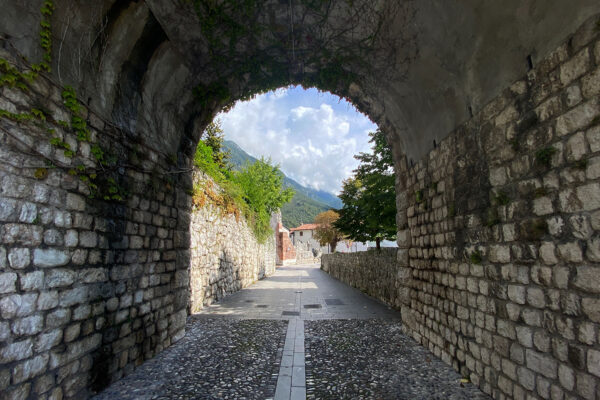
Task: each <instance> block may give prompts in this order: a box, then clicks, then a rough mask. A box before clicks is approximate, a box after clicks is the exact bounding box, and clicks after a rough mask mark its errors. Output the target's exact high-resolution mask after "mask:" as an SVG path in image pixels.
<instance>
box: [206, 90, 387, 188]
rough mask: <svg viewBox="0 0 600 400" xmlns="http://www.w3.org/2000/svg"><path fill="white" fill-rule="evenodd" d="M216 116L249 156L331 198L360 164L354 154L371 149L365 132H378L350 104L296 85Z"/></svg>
mask: <svg viewBox="0 0 600 400" xmlns="http://www.w3.org/2000/svg"><path fill="white" fill-rule="evenodd" d="M217 118H219V119H220V120H221V123H222V127H223V131H224V133H225V138H226V139H228V140H233V141H234V142H236V143H237V144H238V145H239V146H240V147H241V148H242V149H244V150H245V151H246V152H247V153H249V154H250V155H252V156H254V157H256V158H259V157H261V156H264V157H267V158H268V157H270V158H271V160H272V161H273V162H274V163H275V164H279V166H280V168H281V170H282V171H283V172H284V173H285V174H286V175H287V176H288V177H290V178H292V179H294V180H295V181H297V182H299V183H300V184H302V185H304V186H307V187H312V188H314V189H317V190H324V191H326V192H330V193H333V194H338V193H339V191H340V190H341V187H342V181H343V180H344V179H346V178H348V177H350V176H351V175H352V170H353V169H355V168H356V167H357V166H358V161H357V160H355V159H354V157H353V156H354V155H355V154H358V153H359V152H369V151H370V148H371V147H370V144H369V136H368V133H369V132H373V131H375V130H376V129H377V126H376V125H375V124H374V123H372V122H371V121H370V120H369V119H368V118H367V117H366V116H365V115H363V114H361V113H359V112H358V111H357V110H356V109H355V108H354V106H352V105H351V104H350V103H348V102H346V101H344V100H342V99H340V98H339V97H337V96H335V95H332V94H330V93H323V92H319V91H318V90H316V89H308V90H304V89H303V88H302V87H299V86H298V87H290V88H286V89H278V90H277V91H275V92H269V93H266V94H263V95H259V96H256V97H255V98H254V99H253V100H250V101H246V102H238V103H237V104H236V105H235V106H234V107H233V108H232V109H231V110H230V111H229V112H227V113H221V114H220V115H218V116H217Z"/></svg>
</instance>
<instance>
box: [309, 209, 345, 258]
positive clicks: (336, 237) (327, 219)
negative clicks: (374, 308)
mask: <svg viewBox="0 0 600 400" xmlns="http://www.w3.org/2000/svg"><path fill="white" fill-rule="evenodd" d="M339 216H340V215H339V214H338V213H337V212H335V211H334V210H328V211H324V212H322V213H320V214H319V215H317V216H316V217H315V224H317V228H316V229H315V239H317V240H318V241H319V244H320V245H321V246H324V245H326V244H328V245H329V246H330V248H331V252H332V253H335V248H336V247H337V244H338V242H339V241H340V240H342V239H343V238H344V236H343V234H342V233H341V232H340V231H339V230H338V229H337V228H336V227H335V225H334V224H335V222H336V221H337V220H338V218H339Z"/></svg>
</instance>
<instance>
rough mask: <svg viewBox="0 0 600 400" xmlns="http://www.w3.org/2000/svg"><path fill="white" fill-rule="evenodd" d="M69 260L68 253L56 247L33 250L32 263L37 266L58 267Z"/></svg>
mask: <svg viewBox="0 0 600 400" xmlns="http://www.w3.org/2000/svg"><path fill="white" fill-rule="evenodd" d="M70 260H71V257H70V256H69V253H68V252H67V251H64V250H57V249H35V250H34V251H33V264H34V265H36V266H38V267H43V268H46V267H60V266H63V265H66V264H68V263H69V261H70Z"/></svg>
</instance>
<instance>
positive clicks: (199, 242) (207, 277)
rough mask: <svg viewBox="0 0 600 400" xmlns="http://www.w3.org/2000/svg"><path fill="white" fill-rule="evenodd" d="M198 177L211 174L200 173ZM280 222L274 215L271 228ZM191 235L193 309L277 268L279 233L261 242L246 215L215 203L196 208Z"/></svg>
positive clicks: (203, 177) (191, 295)
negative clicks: (248, 222)
mask: <svg viewBox="0 0 600 400" xmlns="http://www.w3.org/2000/svg"><path fill="white" fill-rule="evenodd" d="M196 180H204V181H206V180H209V178H207V177H206V176H202V175H201V174H199V175H198V176H197V177H196ZM276 224H277V218H276V216H274V218H273V219H272V221H271V228H275V227H276ZM190 235H191V266H190V310H191V312H192V313H194V312H197V311H199V310H201V309H202V308H203V307H204V306H205V305H210V304H211V303H212V302H213V301H216V300H219V299H221V298H222V297H224V296H226V295H227V294H231V293H233V292H236V291H238V290H240V289H242V288H244V287H246V286H249V285H251V284H252V283H254V282H256V281H257V280H258V279H262V278H264V277H265V276H269V275H271V274H273V273H274V272H275V251H276V249H275V234H273V235H272V236H271V237H269V239H267V241H266V242H265V243H264V244H261V243H258V242H257V241H256V239H255V237H254V234H253V233H252V230H251V228H250V227H249V226H248V224H247V223H246V221H245V220H244V219H243V218H239V219H236V217H235V215H233V214H224V213H223V211H222V210H221V209H220V208H218V207H216V206H214V205H211V204H207V205H205V206H203V207H199V208H194V210H193V211H192V216H191V224H190Z"/></svg>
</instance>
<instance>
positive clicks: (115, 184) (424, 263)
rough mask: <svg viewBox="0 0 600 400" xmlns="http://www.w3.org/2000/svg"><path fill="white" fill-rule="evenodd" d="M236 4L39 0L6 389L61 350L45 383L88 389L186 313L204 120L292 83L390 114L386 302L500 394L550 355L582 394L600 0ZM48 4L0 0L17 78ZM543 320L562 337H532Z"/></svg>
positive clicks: (545, 373)
mask: <svg viewBox="0 0 600 400" xmlns="http://www.w3.org/2000/svg"><path fill="white" fill-rule="evenodd" d="M235 3H238V2H231V1H221V2H204V1H197V2H194V3H193V4H196V6H197V7H199V10H200V13H199V14H198V13H197V12H196V10H195V9H194V6H193V5H192V3H190V2H180V1H176V0H148V1H147V2H140V1H135V0H131V1H128V2H115V1H106V2H102V3H99V4H95V5H92V6H90V5H83V4H82V5H79V4H75V5H74V4H72V2H66V1H62V0H60V1H58V0H57V1H55V2H54V3H52V2H50V5H52V4H53V5H54V6H55V12H54V14H53V16H52V17H51V19H50V20H51V22H52V24H51V33H52V38H53V42H52V58H51V65H49V67H51V72H50V73H46V74H43V76H41V77H40V78H39V79H37V80H36V81H35V83H29V82H25V84H26V85H27V87H28V88H29V89H28V90H26V91H23V90H21V89H22V88H19V87H18V86H17V87H14V86H11V85H10V84H8V85H4V86H3V92H2V100H1V102H0V108H2V109H3V110H4V111H6V112H8V114H6V113H4V117H5V118H3V119H2V131H0V135H1V136H0V140H1V143H2V153H1V155H2V169H1V170H0V179H1V182H2V187H1V189H0V196H1V199H0V201H1V202H2V203H1V205H2V208H1V209H0V210H1V211H2V213H1V214H0V215H1V221H2V227H1V228H0V229H1V231H0V235H1V237H0V239H1V247H0V268H2V286H0V287H1V289H2V291H1V295H0V296H1V299H0V304H1V309H2V310H1V311H2V317H3V318H4V319H5V320H6V323H5V324H4V325H2V329H3V330H2V332H3V333H2V340H3V343H2V348H1V350H0V354H1V355H2V360H1V361H2V363H3V367H2V371H3V373H4V374H6V373H7V372H6V371H9V372H10V374H12V382H13V383H12V384H10V387H8V386H7V385H8V384H6V385H5V386H6V387H3V388H2V390H7V391H11V393H20V392H23V393H27V394H29V393H34V392H32V390H38V389H35V388H32V385H31V384H32V383H33V382H34V380H36V379H40V380H41V379H42V378H41V376H42V375H43V374H45V373H46V372H48V373H49V376H51V375H52V374H53V373H55V372H56V371H58V370H59V369H63V370H64V371H66V370H67V369H68V368H71V369H72V370H73V371H74V372H70V373H67V374H66V375H65V376H63V375H61V377H60V379H58V378H56V377H54V378H53V377H47V378H44V379H47V380H48V383H47V384H46V385H44V386H42V387H43V388H44V390H45V391H43V392H41V393H50V392H51V391H52V392H53V393H55V394H56V395H58V393H63V394H64V395H65V396H66V397H67V398H70V397H77V396H81V395H86V394H87V393H89V392H88V391H89V389H90V388H91V389H92V390H96V389H98V388H101V387H102V386H104V385H105V384H106V383H108V382H109V381H110V380H112V379H118V378H119V377H120V376H122V375H123V374H124V373H128V372H129V371H131V370H132V369H133V368H134V367H135V365H137V364H138V363H139V362H141V361H142V360H143V359H144V358H148V357H151V356H152V355H153V354H155V353H156V352H158V351H161V350H162V349H164V348H165V347H167V346H169V345H170V344H171V343H172V342H173V341H176V340H178V339H179V338H180V337H181V336H182V335H183V334H184V332H183V324H184V321H185V316H186V311H185V308H186V305H187V296H188V294H187V281H188V279H189V277H188V276H187V265H189V234H188V233H187V227H188V225H189V209H190V199H189V196H188V195H187V194H186V188H189V187H190V182H191V174H190V173H189V172H187V173H186V168H188V167H189V165H190V160H191V155H192V154H193V149H194V147H195V144H196V143H197V141H198V139H199V137H198V136H199V132H201V131H202V130H203V127H204V126H205V125H206V124H207V123H208V122H209V121H210V120H211V118H212V116H214V114H215V113H216V112H217V111H218V110H220V109H221V108H223V107H225V106H226V105H227V104H229V103H230V102H232V101H235V100H238V99H241V98H244V97H246V96H249V95H252V94H253V93H256V92H259V91H261V90H266V89H270V88H273V87H279V86H282V85H285V84H287V83H293V82H296V83H303V84H305V85H307V86H316V87H319V88H321V89H325V90H329V91H331V92H333V93H335V94H338V95H340V96H342V97H346V98H348V99H350V100H351V101H352V102H353V103H354V104H355V105H356V106H357V108H358V109H360V110H361V111H363V112H365V113H366V114H368V115H369V116H370V117H371V118H372V119H373V120H374V121H375V122H377V123H378V125H379V126H380V127H382V128H383V129H384V130H385V131H386V132H387V135H388V139H389V142H390V145H391V146H392V148H393V149H394V152H395V157H396V163H397V165H396V167H397V168H396V169H397V171H398V182H397V192H398V209H399V214H398V227H399V239H398V242H399V245H400V247H401V248H402V250H401V251H400V252H399V257H398V262H399V263H400V264H399V269H398V271H399V273H398V278H399V281H398V285H397V289H398V292H397V293H396V295H395V297H394V298H393V299H390V301H392V302H393V303H394V304H396V305H397V306H400V305H403V306H404V308H403V314H404V315H405V324H406V327H407V330H408V331H409V332H411V333H412V334H413V336H415V338H416V339H417V340H419V341H420V342H421V343H422V344H424V345H425V346H427V347H429V348H430V349H432V350H433V351H434V353H436V354H437V355H439V356H440V357H441V358H443V359H444V360H445V361H447V362H448V363H451V364H453V365H454V366H455V367H456V368H457V369H459V370H461V372H463V373H464V374H466V375H470V376H471V379H472V380H473V381H474V382H475V383H478V384H480V385H481V387H482V388H484V390H486V391H487V392H490V393H494V395H495V396H496V395H497V396H500V392H503V393H504V394H505V395H508V396H511V395H513V396H514V397H518V395H517V393H521V392H523V393H525V392H533V391H537V393H538V395H539V396H544V392H543V390H545V389H544V388H545V387H546V386H548V387H549V386H550V384H548V385H545V383H544V382H548V379H554V378H556V376H557V375H558V372H557V371H558V364H560V365H561V366H562V368H563V370H564V368H569V369H570V370H571V371H575V372H572V373H571V375H572V376H576V377H577V378H576V382H577V385H576V386H575V384H572V385H570V384H569V383H568V382H567V383H562V382H561V385H562V386H560V387H559V388H558V389H559V390H561V391H563V392H565V393H571V394H572V393H577V394H578V395H581V396H587V393H588V392H592V393H593V390H594V388H595V387H596V386H597V385H598V369H597V367H596V364H595V363H594V360H597V357H598V352H597V349H594V345H593V342H592V344H590V342H589V340H587V339H583V341H582V340H580V338H579V336H578V335H576V334H575V329H576V326H577V327H579V326H584V325H585V326H586V327H589V326H591V329H592V330H594V329H597V324H598V302H599V300H598V292H597V286H594V285H593V283H594V282H597V281H596V280H595V279H597V272H596V271H597V262H598V257H600V256H598V252H599V250H598V248H597V246H598V243H600V242H599V241H598V236H597V235H598V229H599V228H598V216H597V208H598V197H599V196H600V195H599V192H600V189H598V177H597V175H594V174H595V172H594V171H595V170H593V169H591V168H590V167H589V166H588V164H587V163H589V164H590V165H591V164H592V161H589V160H592V159H593V158H594V157H595V156H596V153H597V152H598V144H597V136H598V133H597V130H594V129H597V125H598V121H597V115H598V114H599V113H600V111H599V106H598V99H597V96H598V90H597V82H598V77H597V68H598V64H599V63H600V61H599V57H600V56H599V52H600V50H599V48H598V32H597V28H596V23H597V18H592V19H588V18H589V17H591V16H593V15H595V14H596V13H598V12H599V11H600V6H599V5H598V4H597V2H595V1H591V0H590V1H588V0H580V1H579V2H578V4H577V6H573V4H566V3H565V2H561V1H552V2H547V1H546V2H540V1H534V0H531V1H525V2H523V1H510V2H508V3H506V2H504V3H503V4H502V5H499V4H492V3H489V4H484V5H482V4H479V2H476V1H471V2H469V3H464V2H463V3H460V4H457V3H451V2H447V1H434V0H431V1H427V2H416V1H406V2H401V3H400V2H395V1H380V2H375V3H373V2H362V1H360V2H329V1H314V2H311V1H302V2H297V1H292V2H281V1H279V2H277V1H248V2H244V3H243V4H244V5H245V6H247V8H245V9H238V8H235V7H233V6H232V5H233V4H235ZM202 4H210V5H212V8H210V7H209V8H208V9H203V8H202V7H201V6H202ZM45 5H46V3H43V4H42V2H31V3H28V4H15V3H14V2H10V1H8V0H4V1H1V2H0V7H1V8H2V9H3V10H6V12H5V14H4V15H3V16H2V17H0V21H2V28H1V29H0V34H2V49H1V50H0V53H1V56H2V59H3V60H6V61H7V62H8V63H7V64H3V66H2V68H3V70H2V72H3V73H4V74H5V75H7V76H12V75H15V76H17V77H19V78H18V79H17V81H19V80H20V79H22V78H21V77H20V75H18V74H15V73H14V71H13V70H12V69H10V68H9V67H7V65H10V66H12V67H11V68H13V67H14V68H17V70H27V69H29V68H30V67H31V65H30V63H31V62H33V63H36V62H39V60H41V59H42V57H43V55H44V52H45V50H44V48H43V47H42V48H40V46H39V44H40V38H39V36H38V35H39V33H40V31H41V32H42V33H43V32H45V30H46V29H50V28H46V27H44V26H41V27H40V18H41V17H40V7H43V6H45ZM232 7H233V8H232ZM357 13H358V14H357ZM244 18H245V19H249V20H250V22H251V23H250V24H249V25H248V26H246V28H253V29H256V31H253V30H251V31H248V30H247V29H243V28H244V25H243V22H244V21H245V20H244ZM319 18H321V19H322V20H321V19H319ZM227 21H229V23H230V25H229V26H225V27H223V25H226V23H227ZM565 21H567V23H565ZM586 21H587V22H586ZM373 22H375V26H373V25H371V24H372V23H373ZM380 23H381V24H380ZM211 24H213V25H211ZM240 27H241V28H240ZM292 31H294V32H295V33H292ZM569 38H570V39H569ZM367 39H368V40H371V41H372V43H370V44H369V45H366V46H364V45H363V43H364V41H365V40H367ZM357 41H358V42H357ZM230 43H231V46H230ZM273 43H275V44H274V45H273ZM315 43H316V44H315ZM290 45H291V46H290ZM290 47H291V48H290ZM363 50H364V51H363ZM23 57H25V58H23ZM245 61H247V63H246V62H245ZM527 70H529V73H528V75H527V76H525V74H526V73H527ZM23 79H24V78H23ZM515 82H516V83H515ZM67 84H70V85H71V86H73V87H75V89H76V90H75V91H74V92H71V91H69V90H65V88H64V86H65V85H67ZM575 87H576V89H575ZM75 92H76V93H77V97H78V99H79V102H80V103H81V105H80V106H79V107H75V108H77V109H75V108H74V107H73V102H72V101H70V100H72V98H73V94H72V93H75ZM69 104H70V106H69ZM65 106H66V107H65ZM34 109H35V110H37V111H39V112H42V113H43V115H45V118H44V119H43V121H42V122H43V123H39V122H40V121H39V120H41V118H40V117H39V114H31V113H32V112H33V111H32V110H34ZM25 114H27V115H29V116H28V117H27V116H26V117H23V115H25ZM30 114H31V115H33V116H31V115H30ZM19 115H21V117H19ZM73 116H76V117H78V118H80V119H82V120H84V121H86V127H87V129H88V130H89V132H86V131H85V129H83V128H81V121H79V120H73V119H72V117H73ZM31 120H35V121H36V122H38V123H32V122H31ZM61 121H63V122H62V123H61ZM47 124H50V125H47ZM69 125H70V126H69ZM50 126H51V129H53V131H52V135H55V140H54V141H53V142H52V143H51V142H50V139H49V138H48V135H49V131H48V130H47V128H49V127H50ZM549 132H550V133H549ZM78 133H79V134H81V135H83V136H84V137H85V138H86V140H80V139H81V138H78ZM88 134H89V136H88ZM96 144H98V145H99V147H96V146H94V145H96ZM67 145H68V147H67ZM550 145H552V146H554V147H553V148H554V151H551V150H548V151H546V153H544V152H543V151H544V150H545V149H548V148H549V147H550ZM98 149H100V150H102V152H99V150H98ZM540 152H542V153H540ZM555 153H557V154H559V155H554V154H555ZM552 157H555V158H552ZM582 160H584V161H585V160H588V161H585V162H584V161H582ZM48 162H51V164H48ZM578 166H579V167H578ZM54 167H56V168H54ZM545 167H548V168H550V169H551V171H550V172H548V173H546V172H544V171H545V170H544V169H543V168H545ZM80 168H82V169H81V170H80ZM578 168H579V169H578ZM588 168H590V171H591V172H587V171H588V170H587V169H588ZM571 169H574V171H575V172H573V171H571ZM584 170H585V173H584V175H583V176H582V175H581V174H582V173H581V172H577V171H584ZM91 171H94V172H91ZM565 171H567V172H565ZM569 171H570V172H569ZM98 173H101V174H102V176H99V177H97V178H96V177H94V178H91V175H92V174H93V175H94V176H97V175H98ZM552 173H554V174H556V175H557V177H556V179H554V177H553V176H554V175H552ZM561 174H562V175H561ZM588 176H589V177H588ZM559 177H560V179H562V181H561V180H560V179H559ZM84 178H88V180H89V179H92V180H94V179H99V181H100V183H99V186H100V188H99V190H100V192H101V193H102V194H103V196H100V198H94V199H89V198H88V197H90V185H89V184H88V181H86V180H85V179H84ZM555 182H556V183H555ZM527 188H529V189H527ZM540 188H542V189H544V190H545V192H544V191H542V190H538V189H540ZM504 191H506V193H504ZM502 193H504V195H502ZM106 195H108V198H109V200H114V202H110V201H104V199H103V198H104V197H105V196H106ZM112 196H115V198H112V199H111V197H112ZM511 196H512V201H511V200H510V199H511ZM506 198H508V199H509V201H508V203H507V204H504V203H506V201H507V200H506ZM511 204H512V205H511ZM532 213H533V214H532ZM532 215H535V217H531V216H532ZM455 217H456V219H455ZM530 217H531V218H530ZM565 224H568V225H567V226H568V229H567V228H564V229H563V228H562V226H563V225H565ZM538 255H539V257H538ZM584 260H585V262H586V265H584V266H581V265H578V263H582V262H583V261H584ZM482 261H484V263H483V264H482ZM549 266H553V268H554V271H555V272H552V270H551V271H548V270H549V269H551V268H550V267H549ZM523 268H526V269H527V271H529V273H528V274H527V276H528V277H527V279H525V278H523V277H522V276H521V273H522V271H523V270H524V269H523ZM548 274H550V275H548ZM590 282H591V283H590ZM546 308H548V309H546ZM515 313H516V314H515ZM488 317H489V318H491V320H490V319H489V318H488ZM469 321H475V323H474V324H473V323H469ZM8 327H10V330H7V329H9V328H8ZM541 327H548V329H549V330H550V331H551V337H550V339H549V340H550V341H551V342H552V343H554V342H556V343H557V344H556V346H555V347H556V350H552V349H549V348H546V347H547V346H546V347H544V346H542V345H540V346H537V345H535V346H533V345H532V344H531V343H530V342H531V340H529V339H528V338H527V334H525V337H521V333H522V332H523V331H524V330H527V329H529V331H530V333H531V335H533V334H534V333H536V332H539V331H540V330H541ZM492 328H493V329H492ZM4 332H8V333H4ZM10 332H12V333H10ZM531 335H530V336H531ZM540 335H541V333H540ZM586 340H587V341H586ZM516 341H518V342H519V343H520V344H519V346H521V347H520V349H517V350H520V353H519V352H518V351H516V354H517V355H516V356H515V357H516V359H513V358H512V357H513V354H512V344H513V343H516ZM564 349H568V350H564ZM571 349H573V350H571ZM486 352H487V353H486ZM565 352H566V353H568V355H567V356H565V354H566V353H565ZM486 354H487V355H486ZM518 354H522V357H520V358H519V355H518ZM572 354H575V356H572ZM590 360H592V361H590ZM546 361H547V364H550V365H551V367H550V369H546V367H542V366H541V364H542V363H545V362H546ZM508 363H512V364H508ZM76 364H77V366H78V368H75V365H76ZM505 364H506V365H508V366H509V367H510V368H508V369H507V370H508V371H509V372H500V369H501V368H500V367H499V366H500V365H502V366H504V365H505ZM513 367H514V368H513ZM521 369H523V371H524V373H523V374H519V376H527V377H530V378H531V377H533V378H531V379H529V380H527V381H526V382H524V381H522V380H521V379H520V378H519V377H518V376H517V375H516V374H513V373H512V372H510V371H513V370H514V371H517V370H519V371H520V370H521ZM77 370H79V371H78V372H77ZM90 370H95V371H105V372H102V373H100V374H95V375H93V376H91V377H90V373H89V371H90ZM15 371H16V372H15ZM571 375H570V376H571ZM3 376H4V375H3ZM532 380H533V381H534V382H540V383H538V384H537V386H536V384H532V383H531V381H532ZM538 386H539V387H541V389H539V388H538ZM558 389H557V390H558ZM39 390H42V389H39ZM548 390H549V389H548ZM540 391H542V392H540ZM590 398H592V397H590Z"/></svg>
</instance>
